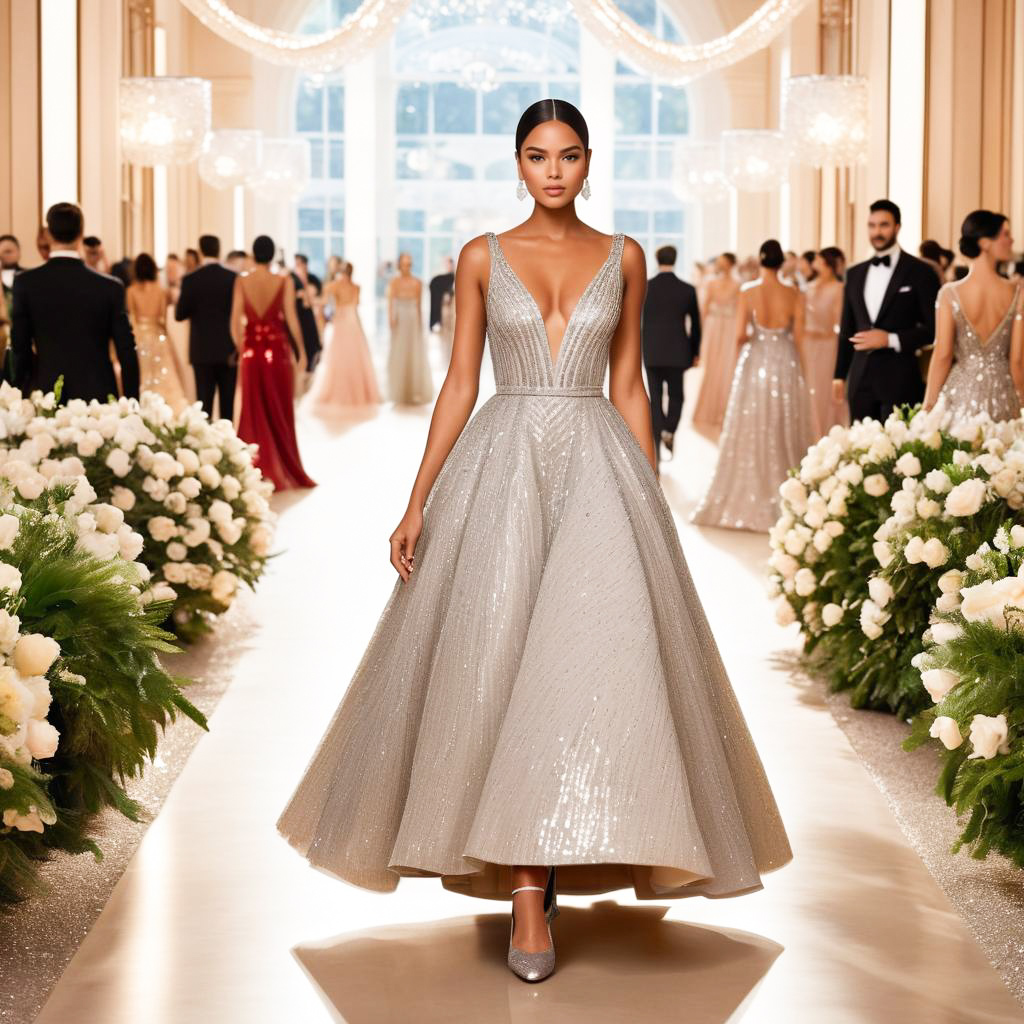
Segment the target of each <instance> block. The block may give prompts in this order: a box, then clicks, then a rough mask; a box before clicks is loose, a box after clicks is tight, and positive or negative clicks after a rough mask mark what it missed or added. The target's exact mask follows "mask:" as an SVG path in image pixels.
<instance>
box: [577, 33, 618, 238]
mask: <svg viewBox="0 0 1024 1024" xmlns="http://www.w3.org/2000/svg"><path fill="white" fill-rule="evenodd" d="M580 105H581V107H582V108H583V110H602V111H605V112H606V113H605V116H603V117H599V118H592V119H591V121H589V122H588V123H587V126H588V128H589V129H590V148H591V149H592V150H593V151H594V155H593V156H592V157H591V160H590V179H591V187H592V189H593V195H592V197H591V198H590V200H589V201H587V202H586V203H584V202H582V201H581V202H580V203H578V204H577V209H578V210H579V212H580V214H585V215H586V219H587V222H588V223H589V224H592V225H593V226H594V227H595V228H597V229H598V230H599V231H607V232H611V231H614V229H615V192H614V190H615V184H614V183H615V123H614V119H613V117H612V116H611V114H612V112H613V111H614V110H615V54H614V53H612V52H610V51H609V50H608V49H607V48H606V47H605V46H603V45H602V44H601V43H600V42H599V41H598V40H597V39H595V38H594V36H593V35H591V33H590V32H588V31H587V30H586V29H585V28H583V27H581V28H580Z"/></svg>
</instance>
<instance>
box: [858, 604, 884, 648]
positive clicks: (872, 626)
mask: <svg viewBox="0 0 1024 1024" xmlns="http://www.w3.org/2000/svg"><path fill="white" fill-rule="evenodd" d="M890 617H891V616H890V615H889V613H888V612H886V611H883V610H882V609H881V608H879V607H878V605H877V604H875V602H874V601H872V600H870V599H869V600H866V601H862V602H861V606H860V628H861V632H862V633H863V634H864V635H865V636H866V637H867V638H868V639H869V640H877V639H878V638H879V637H880V636H881V635H882V627H883V626H884V625H885V624H886V623H887V622H888V621H889V619H890Z"/></svg>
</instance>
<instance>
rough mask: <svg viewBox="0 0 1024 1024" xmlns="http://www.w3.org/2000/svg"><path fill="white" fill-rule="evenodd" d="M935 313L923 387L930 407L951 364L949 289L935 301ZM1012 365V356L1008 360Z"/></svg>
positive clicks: (951, 342) (951, 335)
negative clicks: (924, 386) (933, 340)
mask: <svg viewBox="0 0 1024 1024" xmlns="http://www.w3.org/2000/svg"><path fill="white" fill-rule="evenodd" d="M936 305H937V306H938V310H937V312H936V314H935V348H934V349H932V361H931V363H929V364H928V386H927V387H926V388H925V394H924V407H925V409H932V408H934V406H935V403H936V402H937V401H938V400H939V392H940V391H941V390H942V385H943V384H945V383H946V378H947V377H948V376H949V369H950V367H951V366H952V365H953V338H954V334H955V327H954V325H953V303H952V299H951V296H950V294H949V289H944V290H943V291H942V293H941V294H940V295H939V300H938V302H937V303H936ZM1010 366H1011V369H1012V367H1013V362H1012V356H1011V362H1010Z"/></svg>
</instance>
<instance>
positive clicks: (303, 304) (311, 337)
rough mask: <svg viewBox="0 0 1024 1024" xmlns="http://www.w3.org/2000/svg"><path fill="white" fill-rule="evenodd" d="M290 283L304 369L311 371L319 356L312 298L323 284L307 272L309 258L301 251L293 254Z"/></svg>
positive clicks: (314, 275)
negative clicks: (293, 296)
mask: <svg viewBox="0 0 1024 1024" xmlns="http://www.w3.org/2000/svg"><path fill="white" fill-rule="evenodd" d="M292 284H293V285H295V313H296V315H297V316H298V318H299V329H300V330H301V331H302V347H303V348H304V349H305V350H306V369H307V370H308V371H309V372H310V373H312V372H313V370H314V369H316V362H317V360H318V359H319V358H320V350H321V348H322V347H323V346H322V345H321V344H320V328H319V327H318V326H317V323H316V313H315V312H314V310H313V306H312V300H313V299H315V298H317V297H318V296H319V295H320V294H321V292H322V291H323V284H322V283H321V281H320V278H319V277H317V276H316V274H311V273H310V272H309V259H308V257H306V256H304V255H303V254H302V253H301V252H297V253H296V254H295V269H294V270H293V271H292Z"/></svg>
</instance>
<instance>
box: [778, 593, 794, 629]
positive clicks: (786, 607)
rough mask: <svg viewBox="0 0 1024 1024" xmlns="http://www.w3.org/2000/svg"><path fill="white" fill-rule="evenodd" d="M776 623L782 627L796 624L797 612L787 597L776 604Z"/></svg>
mask: <svg viewBox="0 0 1024 1024" xmlns="http://www.w3.org/2000/svg"><path fill="white" fill-rule="evenodd" d="M775 621H776V622H777V623H778V624H779V625H780V626H788V625H790V624H791V623H794V622H796V612H795V611H794V610H793V606H792V605H791V604H790V603H789V601H787V600H786V598H785V597H780V598H779V599H778V600H777V601H776V602H775Z"/></svg>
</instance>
